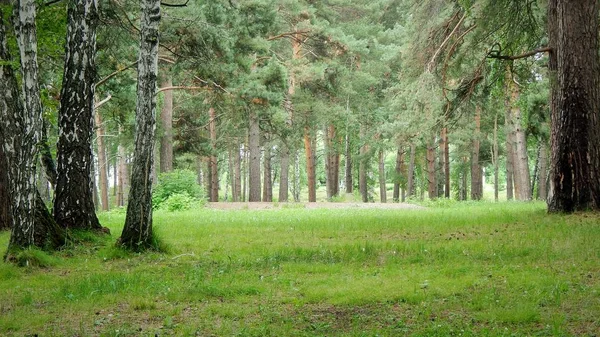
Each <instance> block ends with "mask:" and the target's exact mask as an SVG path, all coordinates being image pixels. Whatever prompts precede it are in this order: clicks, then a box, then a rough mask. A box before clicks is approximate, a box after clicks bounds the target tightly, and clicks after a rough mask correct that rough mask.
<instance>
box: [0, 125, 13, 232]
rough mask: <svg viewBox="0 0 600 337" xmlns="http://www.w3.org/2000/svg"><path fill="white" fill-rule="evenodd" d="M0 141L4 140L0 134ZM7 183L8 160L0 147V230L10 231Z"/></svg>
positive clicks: (10, 215) (10, 216)
mask: <svg viewBox="0 0 600 337" xmlns="http://www.w3.org/2000/svg"><path fill="white" fill-rule="evenodd" d="M0 139H5V138H4V136H3V135H2V134H0ZM9 182H10V180H9V177H8V159H7V158H6V155H5V154H4V146H0V230H7V229H10V227H11V224H12V222H13V221H12V214H11V212H12V211H11V209H10V189H9V186H8V184H9Z"/></svg>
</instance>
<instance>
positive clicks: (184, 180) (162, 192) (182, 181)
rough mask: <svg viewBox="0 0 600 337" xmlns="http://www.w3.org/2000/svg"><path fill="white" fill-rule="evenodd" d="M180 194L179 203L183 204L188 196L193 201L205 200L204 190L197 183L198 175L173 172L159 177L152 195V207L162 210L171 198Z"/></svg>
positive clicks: (186, 172) (179, 171)
mask: <svg viewBox="0 0 600 337" xmlns="http://www.w3.org/2000/svg"><path fill="white" fill-rule="evenodd" d="M175 194H179V195H180V196H178V197H176V199H175V200H174V201H172V202H173V203H175V201H176V200H177V199H179V201H178V202H182V201H183V199H184V197H182V196H181V195H184V194H186V195H187V196H188V198H190V199H191V200H192V201H193V200H202V199H205V195H204V190H203V189H202V188H201V187H200V185H198V184H197V183H196V173H194V172H193V171H190V170H175V171H173V172H166V173H161V174H160V175H159V176H158V184H157V185H156V187H155V188H154V192H153V193H152V207H153V208H154V209H158V208H162V204H163V203H165V202H166V201H167V200H168V199H169V197H171V196H173V195H175Z"/></svg>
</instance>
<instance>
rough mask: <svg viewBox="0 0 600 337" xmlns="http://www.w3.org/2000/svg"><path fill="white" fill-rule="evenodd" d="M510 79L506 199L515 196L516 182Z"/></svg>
mask: <svg viewBox="0 0 600 337" xmlns="http://www.w3.org/2000/svg"><path fill="white" fill-rule="evenodd" d="M509 81H512V79H510V76H507V77H506V83H505V85H506V94H507V95H506V96H507V98H506V101H505V109H506V113H505V118H504V128H505V133H506V200H513V198H514V194H515V193H514V187H515V186H514V183H515V175H514V172H515V167H514V163H515V160H514V157H515V150H514V146H513V144H514V139H515V133H514V127H513V126H512V123H513V122H512V113H511V99H510V95H511V94H510V85H509V83H510V82H509Z"/></svg>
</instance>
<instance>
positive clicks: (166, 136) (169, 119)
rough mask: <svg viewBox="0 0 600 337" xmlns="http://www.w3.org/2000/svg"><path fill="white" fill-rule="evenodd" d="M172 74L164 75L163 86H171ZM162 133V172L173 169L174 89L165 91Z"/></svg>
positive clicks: (161, 112)
mask: <svg viewBox="0 0 600 337" xmlns="http://www.w3.org/2000/svg"><path fill="white" fill-rule="evenodd" d="M171 86H173V81H172V79H171V75H170V74H167V75H165V76H164V77H163V80H162V83H161V87H163V88H166V87H171ZM160 123H161V125H162V131H163V132H162V135H161V137H160V172H171V171H173V91H172V90H165V91H163V106H162V109H161V110H160Z"/></svg>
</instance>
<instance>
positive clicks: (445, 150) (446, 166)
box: [440, 127, 450, 199]
mask: <svg viewBox="0 0 600 337" xmlns="http://www.w3.org/2000/svg"><path fill="white" fill-rule="evenodd" d="M441 138H442V139H441V143H440V147H441V148H442V166H443V170H444V197H445V198H446V199H449V198H450V146H449V143H448V128H447V127H444V128H442V135H441Z"/></svg>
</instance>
